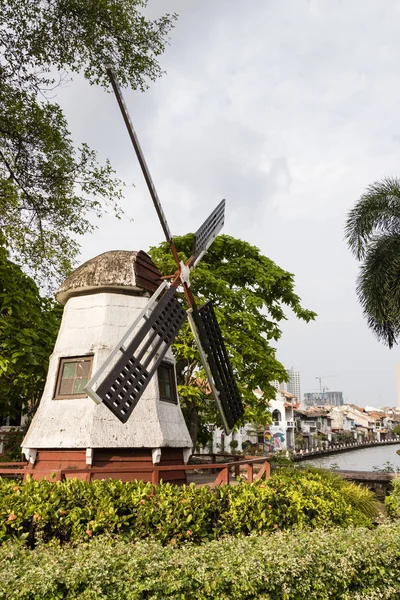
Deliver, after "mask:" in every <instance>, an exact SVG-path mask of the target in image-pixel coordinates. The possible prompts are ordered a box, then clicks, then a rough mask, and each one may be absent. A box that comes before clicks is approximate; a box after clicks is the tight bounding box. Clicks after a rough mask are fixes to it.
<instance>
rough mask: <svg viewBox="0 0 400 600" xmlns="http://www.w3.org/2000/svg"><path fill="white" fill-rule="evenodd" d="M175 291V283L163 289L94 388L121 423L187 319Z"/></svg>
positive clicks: (129, 412)
mask: <svg viewBox="0 0 400 600" xmlns="http://www.w3.org/2000/svg"><path fill="white" fill-rule="evenodd" d="M175 294H176V290H175V289H174V288H173V287H170V288H169V289H168V291H167V292H165V293H164V295H163V296H162V297H161V299H160V300H159V301H158V303H157V304H156V305H155V308H154V310H152V312H151V314H150V315H149V316H148V317H146V318H145V319H144V323H143V325H142V326H141V327H140V329H139V330H138V331H137V333H136V334H135V336H134V337H133V339H132V341H131V342H130V343H129V344H128V346H127V347H126V348H125V347H123V346H122V347H121V356H120V357H119V359H118V360H117V362H116V363H115V365H114V366H113V368H112V369H111V370H110V372H109V373H108V374H107V375H106V376H105V377H104V378H103V379H102V380H101V381H100V383H99V385H98V387H97V389H96V390H95V396H96V398H95V399H96V401H98V402H103V403H104V404H105V405H106V406H107V408H108V409H109V410H110V411H111V412H112V413H113V414H114V415H115V416H116V417H117V418H118V419H119V420H120V421H121V422H122V423H126V421H127V420H128V419H129V417H130V415H131V414H132V412H133V410H134V408H135V406H136V405H137V403H138V402H139V400H140V398H141V396H142V394H143V392H144V391H145V389H146V388H147V386H148V384H149V383H150V381H151V378H152V377H153V375H154V374H155V373H156V371H157V368H158V367H159V365H160V364H161V362H162V360H163V358H164V357H165V354H166V353H167V350H168V348H169V347H170V345H171V344H172V342H173V341H174V339H175V337H176V335H177V333H178V331H179V329H180V328H181V326H182V323H183V322H184V320H185V319H186V312H185V311H184V310H183V308H182V306H181V305H180V303H179V301H178V300H177V298H176V296H175ZM88 392H89V390H88ZM91 395H92V394H91ZM92 397H93V396H92Z"/></svg>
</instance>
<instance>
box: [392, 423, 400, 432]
mask: <svg viewBox="0 0 400 600" xmlns="http://www.w3.org/2000/svg"><path fill="white" fill-rule="evenodd" d="M393 433H394V435H400V423H397V425H395V426H394V427H393Z"/></svg>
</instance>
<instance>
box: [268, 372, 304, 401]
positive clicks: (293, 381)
mask: <svg viewBox="0 0 400 600" xmlns="http://www.w3.org/2000/svg"><path fill="white" fill-rule="evenodd" d="M286 371H287V374H288V376H289V381H271V384H272V385H273V386H274V387H275V388H276V389H277V390H282V391H283V392H289V394H293V396H296V398H297V400H298V401H299V402H301V390H300V372H299V371H295V369H293V367H292V368H291V369H286Z"/></svg>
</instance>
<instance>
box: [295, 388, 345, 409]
mask: <svg viewBox="0 0 400 600" xmlns="http://www.w3.org/2000/svg"><path fill="white" fill-rule="evenodd" d="M343 403H344V401H343V392H329V391H325V392H306V393H305V394H304V404H305V406H326V405H330V406H343Z"/></svg>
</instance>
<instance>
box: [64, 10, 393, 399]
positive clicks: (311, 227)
mask: <svg viewBox="0 0 400 600" xmlns="http://www.w3.org/2000/svg"><path fill="white" fill-rule="evenodd" d="M166 11H168V12H173V11H176V12H177V13H178V14H179V19H178V21H177V23H176V27H175V29H174V30H173V31H172V33H171V42H170V46H169V47H168V48H167V50H166V52H165V54H164V56H163V57H162V58H161V65H162V67H163V69H165V71H166V72H167V73H166V75H165V76H164V77H163V78H162V79H160V80H159V81H158V82H156V83H155V84H152V85H151V87H150V89H149V90H148V91H147V92H146V93H145V94H142V93H140V92H132V91H126V92H125V98H126V102H127V104H128V107H129V110H130V113H131V117H132V120H133V122H134V125H135V127H136V129H137V132H138V135H139V138H140V141H141V144H142V147H143V149H144V152H145V155H146V158H147V162H148V164H149V167H150V170H151V172H152V175H153V179H154V181H155V184H156V187H157V189H158V192H159V196H160V198H161V201H162V203H163V206H164V210H165V213H166V216H167V219H168V221H169V224H170V227H171V229H172V232H173V233H174V234H177V235H181V234H184V233H186V232H188V231H194V230H196V229H197V227H198V226H199V224H200V223H201V222H202V221H203V220H204V219H205V217H206V216H207V215H208V214H209V213H210V212H211V210H213V208H214V207H215V206H216V204H217V203H218V202H219V201H220V200H221V199H222V198H226V199H227V208H226V213H227V214H226V224H225V228H224V233H226V234H229V235H233V236H236V237H239V238H242V239H244V240H246V241H248V242H250V243H252V244H254V245H256V246H258V247H259V248H260V250H261V251H262V253H263V254H265V255H267V256H269V257H270V258H271V259H273V260H274V261H275V262H276V263H277V264H278V265H280V266H281V267H283V268H284V269H287V270H288V271H290V272H292V273H294V274H295V281H296V291H297V293H298V294H299V295H300V297H301V298H302V301H303V305H304V306H305V307H306V308H309V309H311V310H314V311H316V312H317V313H318V318H317V319H316V321H315V322H314V323H311V324H304V323H302V322H298V321H297V320H296V319H295V318H294V317H293V316H289V319H288V321H287V322H286V323H284V325H283V336H282V338H281V340H280V341H279V343H278V345H277V350H278V358H279V359H280V360H281V361H282V362H283V363H284V364H286V366H287V367H291V366H294V367H297V368H298V369H299V370H300V373H301V387H302V392H307V391H317V390H318V388H319V383H318V381H317V380H316V377H318V376H322V377H327V378H326V379H324V380H323V385H325V386H326V387H327V388H329V389H330V390H342V391H343V393H344V397H345V399H346V401H348V402H353V403H355V404H358V405H360V406H363V405H366V404H369V405H371V404H372V405H375V406H388V405H395V404H397V397H396V388H395V375H394V368H395V364H396V362H400V356H399V354H400V352H399V349H398V348H395V349H394V350H391V351H390V350H388V349H387V348H385V347H383V346H382V345H381V344H379V343H378V342H377V341H376V340H375V338H374V337H373V335H372V333H370V331H369V330H368V328H367V325H366V322H365V321H364V320H363V317H362V314H361V309H360V307H359V305H358V303H357V299H356V296H355V279H356V275H357V270H358V265H357V263H356V262H355V260H354V259H353V257H352V255H351V254H350V252H349V251H348V249H347V247H346V244H345V243H344V240H343V227H344V222H345V219H346V214H347V212H348V210H349V209H350V208H351V207H352V206H353V204H354V202H355V201H356V200H357V199H358V198H359V196H360V195H361V194H362V192H363V191H364V190H365V188H366V187H367V186H368V185H369V184H370V183H372V182H374V181H375V180H377V179H379V178H381V177H383V176H386V175H397V176H400V164H399V160H398V159H399V153H400V108H399V107H400V73H399V65H400V37H399V34H398V31H399V23H400V3H399V2H398V1H396V0H347V1H344V0H343V1H341V0H329V1H328V0H285V1H284V2H282V1H279V0H252V2H244V0H214V2H204V1H201V0H149V7H148V14H150V15H151V16H152V17H154V16H158V15H160V14H162V12H166ZM57 100H58V101H59V102H60V103H61V104H62V106H63V108H64V109H65V111H66V114H67V117H68V119H69V123H70V128H71V132H72V134H73V138H74V140H75V141H76V142H77V143H78V142H80V141H85V142H87V143H89V144H90V145H91V146H92V147H94V148H95V149H96V150H98V152H99V154H100V157H101V158H102V159H104V158H106V157H108V158H110V160H111V162H112V164H113V166H114V167H115V168H116V170H117V172H118V175H119V176H120V177H121V178H122V179H124V180H125V181H126V182H127V183H128V184H130V185H129V187H127V188H126V194H125V195H126V201H125V202H124V208H125V210H126V212H127V214H128V215H129V216H130V217H132V219H133V222H129V221H128V220H127V219H126V220H123V221H116V220H114V219H113V218H111V217H109V218H104V219H103V220H102V221H100V222H99V228H98V230H97V231H96V233H94V234H93V235H91V236H87V237H86V238H85V239H83V240H81V241H82V256H81V258H82V262H83V261H85V260H87V259H89V258H91V257H93V256H95V255H97V254H99V253H101V252H105V251H107V250H113V249H132V250H139V249H143V250H147V249H148V248H149V246H151V245H155V244H157V243H159V242H160V241H162V240H163V234H162V230H161V228H160V225H159V223H158V220H157V216H156V213H155V211H154V208H153V206H152V203H151V201H150V198H149V195H148V193H147V191H146V189H145V187H144V184H143V182H142V176H141V173H140V172H139V168H138V166H137V161H136V158H135V156H134V153H133V149H132V147H131V145H130V141H129V138H128V135H127V133H126V131H125V129H124V126H123V122H122V119H121V116H120V114H119V111H118V107H117V104H116V102H115V99H114V98H113V96H112V95H110V94H106V93H104V92H102V91H101V90H100V89H99V88H95V87H90V86H89V85H88V84H87V83H86V82H85V81H83V80H82V79H79V78H75V79H74V81H73V82H72V83H71V84H70V85H68V86H66V87H64V88H63V89H62V90H61V91H60V92H59V94H58V97H57ZM132 184H134V185H135V187H133V185H132Z"/></svg>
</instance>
